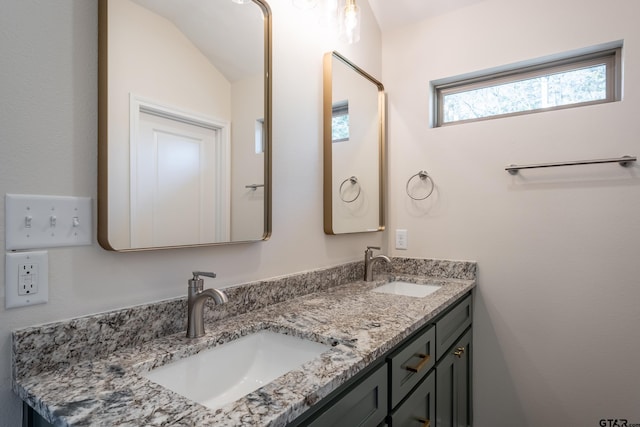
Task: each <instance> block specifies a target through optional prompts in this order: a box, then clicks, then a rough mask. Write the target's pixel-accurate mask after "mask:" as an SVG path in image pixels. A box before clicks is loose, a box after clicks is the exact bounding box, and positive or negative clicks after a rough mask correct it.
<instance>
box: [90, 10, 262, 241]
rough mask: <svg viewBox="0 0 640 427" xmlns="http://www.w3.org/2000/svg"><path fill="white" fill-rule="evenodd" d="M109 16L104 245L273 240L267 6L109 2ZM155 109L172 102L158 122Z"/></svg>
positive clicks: (104, 61)
mask: <svg viewBox="0 0 640 427" xmlns="http://www.w3.org/2000/svg"><path fill="white" fill-rule="evenodd" d="M99 10H100V21H99V22H100V37H99V39H100V43H99V47H100V56H99V65H100V73H99V81H100V84H99V100H100V102H99V113H100V120H99V150H98V153H99V155H98V157H99V167H98V181H99V184H98V187H99V190H98V195H99V199H100V202H99V209H98V210H99V213H98V241H99V242H100V244H101V245H102V246H103V247H104V248H106V249H109V250H117V251H129V250H148V249H156V248H162V247H176V246H191V245H207V244H220V243H225V242H246V241H257V240H261V239H267V238H268V237H269V236H270V232H271V230H270V228H271V215H270V206H271V202H270V194H271V185H270V184H271V179H270V170H271V168H270V154H271V149H270V134H271V131H270V123H271V113H270V104H271V98H270V94H271V90H270V89H271V88H270V86H271V85H270V73H269V71H270V64H271V61H270V47H271V41H270V35H271V30H270V29H271V19H270V10H269V7H268V5H267V4H266V3H265V2H264V0H253V1H249V2H247V3H244V4H238V3H237V2H232V1H231V0H100V1H99ZM136 99H137V100H142V101H144V102H142V103H141V104H140V105H137V104H136V102H137V101H136ZM146 103H150V104H151V106H152V107H153V108H152V110H153V109H154V108H155V106H160V107H161V108H159V109H157V108H155V110H154V112H151V113H150V115H151V116H155V117H145V116H146V115H147V114H149V111H147V110H146V109H145V108H146ZM138 107H142V109H140V108H138ZM140 111H142V112H143V113H144V114H140ZM158 111H160V112H161V114H156V113H157V112H158ZM167 111H170V112H177V113H178V114H177V115H175V114H174V115H172V114H169V115H168V116H167V115H166V113H167ZM180 114H186V116H188V118H187V119H185V120H182V119H180V118H176V117H177V116H179V115H180ZM193 117H196V118H198V119H204V121H205V122H206V121H207V120H209V119H212V120H213V122H214V123H216V124H215V126H213V127H210V126H208V125H206V124H205V125H203V124H202V123H200V122H198V123H194V122H193V121H190V120H191V118H193ZM197 121H198V120H196V122H197ZM220 123H222V125H220ZM258 124H259V126H258ZM218 125H220V126H222V127H220V126H218ZM258 128H259V130H260V135H257V133H256V132H257V131H256V129H258ZM142 131H144V132H146V133H145V134H144V135H143V134H139V132H142ZM203 132H204V133H203ZM142 136H144V137H143V138H142V139H140V141H134V139H136V138H140V137H142ZM258 138H259V140H260V151H257V148H256V144H257V142H258ZM143 141H147V142H143ZM219 141H222V144H220V143H219ZM210 146H213V147H214V149H213V151H211V149H210ZM216 150H222V153H219V152H218V151H216ZM148 156H150V157H148ZM173 162H175V164H173ZM247 185H255V186H254V187H251V188H247ZM196 196H199V199H197V198H196ZM186 206H189V207H188V208H187V207H186ZM165 208H166V209H165ZM207 219H208V220H207Z"/></svg>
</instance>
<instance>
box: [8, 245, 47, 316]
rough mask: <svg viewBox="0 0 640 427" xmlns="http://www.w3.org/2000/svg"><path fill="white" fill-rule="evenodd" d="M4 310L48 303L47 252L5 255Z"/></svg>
mask: <svg viewBox="0 0 640 427" xmlns="http://www.w3.org/2000/svg"><path fill="white" fill-rule="evenodd" d="M4 296H5V298H4V299H5V308H13V307H23V306H25V305H33V304H43V303H46V302H47V301H49V254H48V253H47V251H33V252H12V253H7V254H6V255H5V290H4Z"/></svg>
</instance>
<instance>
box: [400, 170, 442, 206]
mask: <svg viewBox="0 0 640 427" xmlns="http://www.w3.org/2000/svg"><path fill="white" fill-rule="evenodd" d="M415 177H419V178H420V179H421V180H422V181H426V180H429V182H430V183H431V190H429V192H428V193H427V195H426V196H424V197H414V196H412V195H411V192H410V191H409V184H410V183H411V181H412V180H413V179H414V178H415ZM434 188H435V185H434V184H433V179H431V177H430V176H429V174H428V173H427V171H420V172H418V173H417V174H415V175H411V178H409V179H408V180H407V186H406V190H407V196H409V197H411V198H412V199H413V200H424V199H426V198H427V197H429V196H430V195H431V193H433V189H434Z"/></svg>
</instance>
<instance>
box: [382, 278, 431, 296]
mask: <svg viewBox="0 0 640 427" xmlns="http://www.w3.org/2000/svg"><path fill="white" fill-rule="evenodd" d="M438 289H440V286H438V285H420V284H417V283H409V282H402V281H399V280H398V281H395V282H389V283H386V284H384V285H382V286H378V287H377V288H375V289H373V292H380V293H383V294H393V295H405V296H408V297H416V298H422V297H426V296H427V295H429V294H432V293H434V292H435V291H437V290H438Z"/></svg>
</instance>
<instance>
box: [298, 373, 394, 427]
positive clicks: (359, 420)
mask: <svg viewBox="0 0 640 427" xmlns="http://www.w3.org/2000/svg"><path fill="white" fill-rule="evenodd" d="M387 397H388V388H387V365H385V364H382V365H381V366H380V367H379V368H377V369H376V370H375V371H373V373H372V374H370V375H369V376H367V377H365V378H364V379H363V380H362V381H360V382H359V383H358V384H357V385H355V386H353V388H350V389H348V390H347V391H346V392H345V393H342V394H341V395H339V396H338V397H337V398H336V399H335V400H334V402H330V403H328V404H327V408H328V409H327V410H326V411H325V412H323V413H322V414H321V415H320V416H319V417H317V418H316V419H314V420H313V421H312V422H311V423H309V424H307V425H308V426H312V427H327V426H332V427H356V426H357V427H377V426H379V425H380V424H382V423H383V422H384V419H385V417H386V416H387V400H388V398H387Z"/></svg>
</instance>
